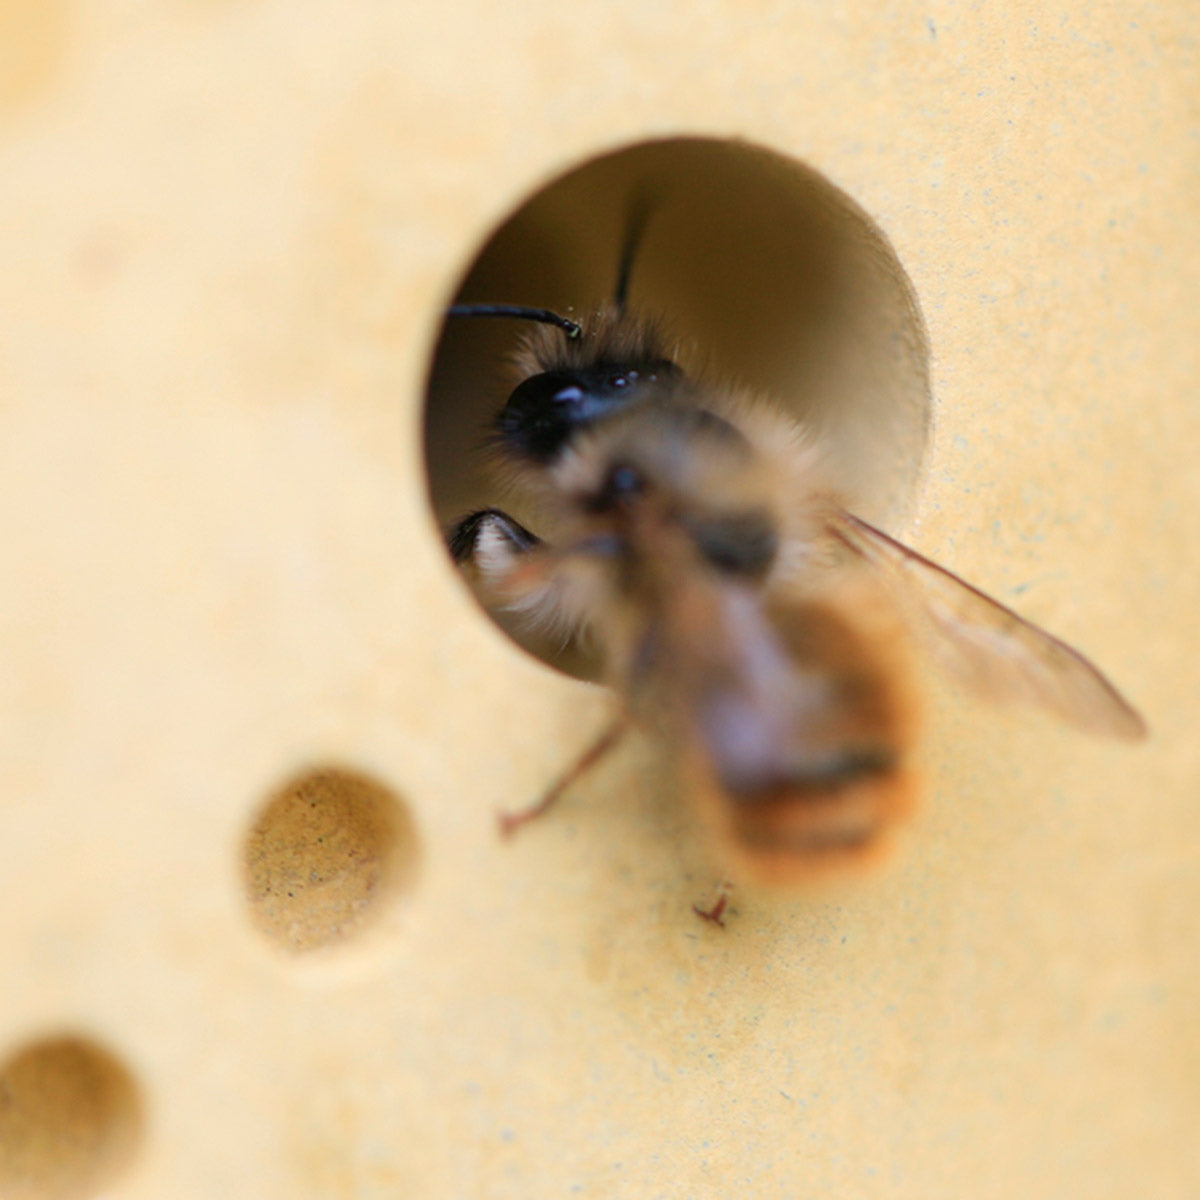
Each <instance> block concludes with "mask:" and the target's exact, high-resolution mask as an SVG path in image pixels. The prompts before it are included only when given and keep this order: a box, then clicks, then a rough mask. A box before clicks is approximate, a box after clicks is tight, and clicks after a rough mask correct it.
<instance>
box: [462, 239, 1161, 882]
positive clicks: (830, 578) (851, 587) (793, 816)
mask: <svg viewBox="0 0 1200 1200" xmlns="http://www.w3.org/2000/svg"><path fill="white" fill-rule="evenodd" d="M634 240H636V239H631V242H632V241H634ZM631 260H632V249H631V248H627V250H626V254H625V258H624V261H623V263H622V268H621V274H620V281H619V284H618V287H617V291H616V297H615V299H614V300H613V301H612V302H610V303H608V304H605V305H603V306H601V307H600V308H599V309H598V310H597V311H596V312H595V313H593V314H592V316H591V317H590V318H588V319H587V320H585V321H584V322H583V323H582V324H577V323H576V322H574V321H572V320H570V319H568V318H566V317H563V316H561V315H559V314H556V313H553V312H550V311H548V310H544V309H535V308H525V307H520V306H512V305H475V304H464V305H457V306H455V307H454V308H452V309H451V310H450V313H451V315H453V316H504V317H510V318H516V319H520V320H524V321H527V322H529V323H530V330H529V331H528V333H527V335H526V337H525V338H524V340H523V342H522V346H521V349H520V352H519V355H518V372H519V382H518V383H517V385H516V387H515V389H514V390H513V392H512V394H511V395H510V397H509V399H508V402H507V404H506V405H505V406H504V408H503V409H502V411H501V412H500V413H499V415H498V416H497V418H496V420H495V426H494V435H495V443H496V447H497V452H498V454H499V457H500V459H501V461H502V462H503V464H504V466H505V469H506V470H507V471H508V472H509V473H510V474H511V475H512V477H513V479H514V481H515V483H516V484H517V485H518V486H519V487H520V488H522V489H524V490H525V491H526V492H527V493H528V494H530V495H531V497H532V498H533V499H534V500H535V501H536V502H537V503H538V506H539V510H540V512H541V513H542V514H543V517H544V520H545V521H546V524H547V529H548V530H550V531H551V534H552V536H551V539H544V538H543V537H542V536H539V535H538V534H535V533H534V532H532V531H530V530H529V529H527V528H525V527H524V526H522V525H521V524H519V523H518V522H517V521H516V520H514V519H513V518H512V517H510V516H509V515H508V514H507V513H505V512H503V511H501V510H499V509H495V508H488V509H484V510H482V511H479V512H474V513H472V514H470V515H469V516H467V517H466V518H464V519H463V520H461V521H460V522H459V523H458V524H457V525H456V527H455V528H454V529H453V530H452V531H451V533H450V535H449V545H450V549H451V553H452V554H453V556H454V558H455V560H456V561H457V562H458V563H459V564H460V566H461V567H462V569H463V571H464V573H465V574H466V575H467V577H468V578H469V580H470V581H471V584H472V586H473V587H474V589H475V591H476V593H477V595H478V596H479V598H480V599H481V601H482V602H483V603H484V605H485V606H486V607H488V608H490V609H492V610H494V611H498V610H506V611H508V612H510V613H516V614H519V615H521V616H523V617H524V618H525V619H527V620H528V621H529V622H531V623H534V622H536V623H541V624H543V625H545V626H550V627H557V628H558V629H560V630H561V631H562V632H563V634H564V635H573V636H576V637H580V638H584V639H591V640H592V641H594V643H595V644H596V645H597V646H598V648H599V651H600V654H601V657H602V661H603V670H604V678H605V680H606V681H607V682H608V683H609V684H610V685H611V686H612V688H613V689H614V690H615V692H616V693H617V695H618V696H619V698H620V704H621V711H620V714H619V716H618V718H617V719H616V721H615V722H614V723H613V724H612V726H611V727H610V728H608V729H607V730H606V731H605V732H604V734H603V736H602V737H601V738H600V739H599V741H597V742H596V744H595V745H594V746H592V747H591V749H589V750H588V752H587V753H586V754H585V755H584V756H583V758H581V759H580V760H579V761H578V762H577V763H575V764H574V765H573V766H572V767H571V768H570V769H569V770H568V771H567V772H565V773H564V774H563V775H562V777H561V778H560V779H559V780H558V781H557V782H556V783H555V784H554V785H553V786H551V787H550V788H548V790H547V791H546V793H545V794H544V795H543V797H542V798H541V799H540V800H539V802H538V803H537V804H535V805H533V806H532V807H530V808H527V809H525V810H523V811H521V812H518V813H515V814H512V815H508V816H505V817H503V818H502V823H503V827H504V828H505V829H506V830H507V831H511V830H512V829H514V828H516V827H517V826H518V825H520V824H522V823H523V822H525V821H528V820H529V819H531V818H532V817H534V816H536V815H538V814H540V813H542V812H544V811H545V810H546V809H547V808H549V807H550V805H551V804H552V803H553V802H554V801H555V800H556V799H557V798H558V796H559V795H561V793H562V792H563V790H564V789H565V788H566V787H567V786H569V785H570V783H571V782H573V781H574V780H575V779H576V778H578V777H579V775H580V774H581V773H582V772H583V771H584V770H586V769H588V768H589V767H590V766H591V765H592V764H593V763H595V762H596V761H597V760H598V759H600V758H601V757H602V756H603V755H604V754H605V753H606V752H607V751H608V750H609V749H610V748H611V747H612V746H613V745H615V744H616V743H617V741H618V740H619V739H620V737H621V735H622V733H623V731H624V730H625V729H626V728H627V727H628V726H629V725H630V724H636V725H638V726H640V727H643V728H647V729H649V730H652V731H654V732H656V733H657V734H659V735H660V736H661V737H663V738H665V739H667V741H668V742H669V744H670V745H671V746H672V747H674V749H675V751H676V756H677V759H678V762H679V769H680V772H681V774H682V776H683V781H684V784H685V786H686V787H687V789H688V790H689V791H690V792H691V793H692V794H693V795H695V796H696V797H697V799H698V801H699V803H700V804H701V805H702V807H703V809H704V811H705V812H706V814H707V818H708V821H709V824H710V826H711V827H712V828H713V829H714V831H715V832H716V833H717V835H718V836H720V837H721V838H722V839H723V840H724V841H725V842H726V843H727V844H730V845H732V846H733V847H734V848H735V851H736V853H737V854H738V856H739V857H740V859H741V860H742V862H743V865H744V866H745V867H746V868H748V869H750V870H751V871H752V872H753V873H754V874H757V875H758V876H759V877H762V878H768V879H782V880H788V879H795V878H800V877H804V876H807V875H811V874H813V873H814V872H815V871H816V870H819V869H823V868H826V867H833V866H837V865H839V864H845V863H850V862H855V861H861V860H864V859H866V858H869V857H870V856H872V855H873V854H874V853H876V852H877V851H879V850H880V849H881V848H883V847H884V846H886V844H887V843H888V841H889V839H890V836H891V834H892V832H893V831H894V830H895V828H896V827H897V825H898V824H899V823H900V822H901V821H902V819H903V818H904V817H905V816H906V815H907V814H908V813H910V812H911V811H912V808H913V806H914V803H915V800H916V796H917V790H918V781H917V778H916V774H915V771H914V766H913V761H912V760H913V757H914V755H913V751H914V747H915V745H916V742H917V739H918V734H919V730H920V723H921V722H920V713H921V700H920V689H919V688H918V686H917V682H916V680H917V675H918V671H917V663H916V658H917V656H918V655H919V654H923V655H925V656H927V657H930V658H932V659H933V660H935V661H936V662H938V663H940V664H941V665H942V666H943V667H945V668H946V669H948V670H949V671H950V672H951V673H952V674H954V675H955V676H957V677H958V678H960V679H961V680H963V681H965V682H966V684H967V685H969V686H970V687H971V688H972V689H973V690H975V691H977V692H979V693H982V694H983V695H985V696H988V697H990V698H992V699H994V700H1023V701H1029V702H1032V703H1034V704H1036V705H1038V706H1040V707H1041V708H1043V709H1045V710H1048V711H1049V712H1051V713H1053V714H1055V715H1056V716H1057V717H1059V718H1061V719H1063V720H1065V721H1067V722H1069V723H1071V724H1074V725H1076V726H1079V727H1081V728H1083V729H1086V730H1088V731H1090V732H1092V733H1098V734H1104V735H1110V736H1114V737H1120V738H1127V739H1136V738H1141V737H1143V736H1144V734H1145V725H1144V723H1143V721H1142V718H1141V717H1140V716H1139V715H1138V713H1137V712H1136V711H1135V710H1134V709H1133V708H1132V707H1131V706H1130V705H1129V704H1128V702H1127V701H1126V700H1125V699H1124V698H1123V697H1122V696H1121V694H1120V693H1119V692H1118V691H1117V689H1116V688H1115V687H1114V686H1113V685H1112V684H1111V683H1110V682H1109V681H1108V680H1107V679H1106V678H1105V677H1104V675H1103V674H1101V672H1100V671H1099V670H1098V669H1097V668H1096V667H1095V666H1094V665H1093V664H1092V663H1090V662H1089V661H1088V660H1087V659H1086V658H1085V657H1084V656H1083V655H1081V654H1080V653H1078V652H1077V651H1075V650H1073V649H1072V648H1071V647H1070V646H1068V645H1066V644H1065V643H1064V642H1062V641H1060V640H1058V639H1057V638H1055V637H1053V636H1051V635H1050V634H1048V633H1046V632H1045V631H1043V630H1041V629H1039V628H1037V627H1036V626H1035V625H1033V624H1031V623H1030V622H1028V621H1026V620H1024V619H1023V618H1022V617H1020V616H1018V615H1017V614H1016V613H1015V612H1013V611H1012V610H1010V609H1008V608H1006V607H1005V606H1004V605H1002V604H1000V603H998V602H997V601H995V600H993V599H990V598H989V597H988V596H986V595H984V594H983V593H982V592H980V591H979V590H978V589H976V588H974V587H972V586H971V585H970V584H969V583H966V582H964V581H963V580H961V579H959V578H958V577H957V576H955V575H954V574H952V573H951V572H949V571H947V570H946V569H945V568H943V567H940V566H938V565H937V564H936V563H933V562H931V561H930V560H929V559H927V558H925V557H923V556H922V555H920V554H918V553H917V552H916V551H914V550H912V549H909V548H908V547H907V546H904V545H902V544H901V543H900V542H898V541H896V540H895V539H894V538H892V537H891V536H889V535H888V534H887V533H885V532H883V531H882V530H880V529H877V528H875V527H874V526H873V525H871V524H869V523H867V522H866V521H864V520H863V519H861V518H860V517H858V516H856V515H855V514H854V513H853V512H851V511H850V510H849V509H848V508H847V506H846V504H845V503H844V501H843V499H842V497H841V496H840V495H839V492H838V487H837V480H836V479H834V478H830V477H829V472H828V470H827V467H826V464H825V462H824V461H823V456H822V452H821V446H820V444H819V442H818V440H817V439H816V438H815V437H814V436H813V435H812V434H811V433H810V432H808V431H807V430H806V429H805V428H803V427H801V426H800V425H798V424H796V423H794V422H793V421H791V420H790V419H788V418H787V417H785V416H784V415H782V414H781V413H780V412H778V411H777V410H776V409H774V408H772V407H771V406H769V405H768V404H766V403H764V402H762V401H759V400H756V399H754V398H753V397H751V396H748V395H743V394H740V393H739V392H738V391H737V390H736V389H730V388H726V387H719V386H716V385H713V384H710V383H708V382H706V381H705V380H704V379H702V378H699V377H694V376H692V375H689V374H688V373H687V372H685V371H684V370H683V369H682V368H681V367H680V366H679V364H678V361H677V360H678V357H679V355H678V354H677V353H675V352H673V349H672V346H671V344H670V342H669V341H668V339H667V337H666V336H665V334H664V333H663V332H662V329H661V327H660V326H659V324H658V323H656V322H655V321H654V320H650V319H646V318H645V317H642V316H639V315H637V314H635V313H631V312H630V311H628V308H627V305H626V301H625V297H626V291H627V284H628V275H629V263H630V262H631Z"/></svg>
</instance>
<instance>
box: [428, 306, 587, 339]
mask: <svg viewBox="0 0 1200 1200" xmlns="http://www.w3.org/2000/svg"><path fill="white" fill-rule="evenodd" d="M446 315H447V316H448V317H512V318H513V319H514V320H517V321H537V322H538V323H539V324H542V325H556V326H558V328H559V329H562V330H564V331H565V332H566V335H567V337H569V338H571V340H572V341H574V339H575V338H577V337H579V336H580V335H581V334H582V333H583V327H582V326H581V325H580V324H579V323H578V322H576V321H572V320H571V318H570V317H561V316H559V315H558V313H556V312H551V310H550V309H548V308H527V307H526V306H525V305H523V304H452V305H451V306H450V307H449V308H448V309H447V310H446Z"/></svg>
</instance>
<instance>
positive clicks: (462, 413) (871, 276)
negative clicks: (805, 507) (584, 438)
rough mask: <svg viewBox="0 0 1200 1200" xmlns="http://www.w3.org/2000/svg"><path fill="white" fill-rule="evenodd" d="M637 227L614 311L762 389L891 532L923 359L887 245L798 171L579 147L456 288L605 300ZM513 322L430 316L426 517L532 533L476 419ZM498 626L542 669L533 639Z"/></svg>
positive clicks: (914, 433) (747, 158)
mask: <svg viewBox="0 0 1200 1200" xmlns="http://www.w3.org/2000/svg"><path fill="white" fill-rule="evenodd" d="M639 210H640V211H642V212H644V213H645V214H646V215H645V224H644V227H643V233H642V237H641V241H640V243H639V245H638V249H637V253H636V256H635V260H634V262H633V266H632V274H631V279H630V288H629V307H630V310H631V311H634V312H636V313H640V314H643V315H646V316H648V317H653V318H655V319H656V320H658V321H661V322H662V323H663V324H664V325H665V327H666V328H667V330H668V331H669V332H670V334H671V335H673V336H674V337H677V338H678V339H679V341H680V342H681V344H682V346H683V348H684V356H685V358H684V362H683V363H682V364H681V365H682V366H683V367H684V368H685V369H686V370H688V371H689V372H690V373H692V374H693V375H696V376H698V377H700V378H707V379H708V380H710V381H712V386H720V387H733V388H739V389H746V390H749V391H752V392H753V393H755V394H757V395H760V396H764V397H767V398H769V399H771V400H773V401H774V402H776V403H777V404H778V405H779V406H780V407H781V408H782V409H783V410H785V411H787V412H788V413H790V414H791V415H793V416H794V417H795V418H796V419H797V420H798V421H800V422H802V423H803V424H805V425H806V426H807V427H808V428H810V429H811V430H812V431H813V433H814V434H816V435H817V436H818V437H819V438H820V439H821V441H822V444H823V446H824V448H825V455H826V461H827V463H829V464H830V465H831V467H832V469H833V471H834V472H835V473H836V477H837V479H838V482H839V486H840V488H841V490H842V493H843V494H844V495H845V496H846V498H847V499H848V501H849V502H850V504H851V506H852V507H853V508H854V509H855V510H856V511H857V512H859V513H860V514H861V515H862V516H863V517H865V518H866V519H868V520H872V521H876V522H881V523H883V524H885V525H888V526H891V527H894V526H895V525H896V524H897V523H898V522H900V521H902V520H903V518H904V517H905V516H906V514H907V512H908V510H909V508H910V506H911V503H912V501H913V498H914V492H915V488H916V483H917V477H918V473H919V470H920V466H921V461H922V458H923V454H924V450H925V446H926V442H927V439H928V431H929V416H930V390H929V354H928V346H927V342H926V338H925V333H924V326H923V323H922V320H921V316H920V312H919V310H918V307H917V303H916V299H915V296H914V293H913V289H912V287H911V285H910V283H909V281H908V277H907V276H906V274H905V272H904V269H903V267H902V266H901V264H900V261H899V259H898V258H897V256H896V253H895V251H894V250H893V249H892V247H891V245H890V243H889V242H888V240H887V238H886V237H885V236H884V234H883V233H882V232H881V231H880V230H879V228H878V227H877V226H876V225H875V224H874V223H873V222H872V221H871V220H870V218H869V217H868V216H867V215H866V214H865V213H864V212H863V211H862V209H861V208H859V207H858V205H856V204H855V203H854V201H853V200H851V199H850V198H849V197H848V196H847V195H846V194H845V193H844V192H842V191H841V190H840V189H838V188H837V187H835V186H834V185H833V184H832V183H831V182H830V181H829V180H827V179H826V178H824V177H823V176H822V175H820V174H819V173H818V172H817V171H814V170H813V169H812V168H810V167H807V166H805V165H804V164H803V163H800V162H797V161H795V160H793V159H789V158H785V157H783V156H781V155H779V154H776V153H774V152H772V151H769V150H766V149H762V148H760V147H756V146H752V145H749V144H746V143H744V142H739V141H723V140H718V139H711V138H672V139H668V140H664V141H655V142H644V143H639V144H637V145H634V146H631V147H629V148H626V149H623V150H619V151H616V152H614V153H610V154H606V155H604V156H602V157H599V158H595V159H592V160H590V161H588V162H586V163H584V164H583V165H582V166H580V167H578V168H577V169H575V170H572V171H570V172H568V173H566V174H564V175H562V176H560V177H558V178H557V179H555V180H554V181H552V182H551V183H549V184H548V185H547V186H545V187H543V188H541V189H540V190H539V191H537V192H536V193H535V194H533V195H532V196H531V197H530V198H529V199H528V200H527V201H526V202H525V203H523V204H522V205H520V207H519V208H517V209H516V210H515V211H514V212H513V214H512V215H511V216H510V217H509V218H508V219H507V220H506V221H505V222H504V223H503V224H502V225H501V226H500V227H499V228H498V229H497V230H496V231H495V232H494V233H493V234H492V235H491V237H489V238H488V240H487V242H486V243H485V245H484V246H483V248H482V249H481V250H480V251H479V253H478V254H477V255H476V256H475V258H474V260H473V261H472V263H471V265H470V266H469V268H468V269H467V271H466V273H465V276H464V279H463V282H462V284H461V286H460V288H459V289H458V292H457V294H456V296H455V302H456V303H465V302H476V303H515V304H525V305H532V306H537V307H543V308H550V309H553V310H555V311H557V312H559V313H564V314H567V315H571V316H574V317H576V318H578V319H580V320H586V318H587V315H588V314H589V313H590V312H591V311H592V310H593V309H594V308H595V307H596V306H597V305H598V304H600V303H603V302H605V301H608V300H611V299H612V298H613V296H614V290H615V286H616V279H617V275H618V273H619V260H620V258H621V251H622V247H623V245H624V243H625V241H626V238H627V236H628V231H629V227H630V223H631V220H632V218H633V214H634V213H635V212H636V211H639ZM527 328H528V326H525V325H522V324H520V323H516V322H512V321H498V320H497V321H491V320H488V321H483V320H461V319H451V320H448V321H447V322H446V324H445V326H444V328H443V330H442V334H441V337H440V339H439V342H438V345H437V349H436V352H435V356H434V360H433V364H432V366H431V369H430V375H429V386H428V395H427V404H426V413H425V454H426V463H427V467H428V478H429V491H430V498H431V501H432V505H433V509H434V512H435V514H436V517H437V519H438V522H439V524H440V525H441V526H442V527H443V528H449V527H450V526H452V525H453V523H454V522H455V521H456V520H458V519H460V518H461V517H462V516H464V515H465V514H466V513H469V512H471V511H474V510H476V509H480V508H487V507H492V506H500V507H503V508H505V510H506V511H509V512H511V514H512V515H513V516H514V517H516V519H517V520H519V521H521V522H522V523H523V524H526V525H527V526H528V527H529V528H530V529H531V530H533V532H535V533H537V532H539V529H538V512H537V508H536V502H535V501H534V499H533V498H531V497H529V496H523V495H519V494H514V493H512V492H510V491H506V490H505V489H504V488H503V487H502V483H503V480H504V475H505V473H504V471H503V469H502V468H501V469H500V470H497V469H496V467H497V464H495V463H494V462H493V461H492V459H491V455H490V453H489V452H488V450H487V443H488V433H489V432H490V429H491V425H492V422H493V421H494V420H495V417H496V415H497V413H498V412H499V411H500V409H501V408H502V407H503V405H504V402H505V400H506V399H507V396H508V394H509V392H510V391H511V390H512V387H513V386H514V384H515V382H516V380H515V378H514V377H513V376H512V374H511V369H507V368H506V365H505V364H506V359H507V358H508V357H510V356H511V354H512V351H513V350H514V348H515V347H516V346H517V345H518V344H519V342H520V339H521V337H522V334H523V332H524V331H525V330H526V329H527ZM509 632H510V633H513V634H514V636H517V637H518V640H519V641H521V642H522V644H524V645H526V647H527V648H529V649H531V650H533V652H534V653H537V654H539V656H540V657H542V658H544V659H546V660H547V661H552V662H555V663H556V665H559V666H565V667H567V668H568V669H570V667H571V665H572V664H571V663H570V661H569V660H567V659H564V658H562V657H561V656H559V655H558V653H557V650H556V649H555V648H554V647H553V646H550V645H542V644H539V643H538V642H537V640H536V638H534V637H531V636H526V635H522V634H521V633H520V632H519V630H514V629H510V630H509Z"/></svg>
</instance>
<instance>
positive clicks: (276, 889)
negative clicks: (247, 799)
mask: <svg viewBox="0 0 1200 1200" xmlns="http://www.w3.org/2000/svg"><path fill="white" fill-rule="evenodd" d="M416 860H417V837H416V831H415V828H414V826H413V823H412V820H411V818H410V817H409V815H408V813H407V810H406V809H405V807H404V806H403V805H402V804H401V802H400V801H399V800H398V798H397V797H396V796H395V794H394V793H393V792H391V791H390V790H389V789H388V788H387V787H385V786H384V785H383V784H382V783H379V782H378V781H377V780H374V779H371V778H369V777H367V776H366V775H363V774H360V773H358V772H355V771H348V770H341V769H338V768H332V767H330V768H322V769H320V770H314V771H309V772H307V773H305V774H304V775H301V776H299V777H298V778H296V779H294V780H292V781H291V782H289V783H288V784H286V785H285V786H284V787H282V788H281V789H280V790H279V791H278V792H277V793H276V794H275V795H274V796H272V797H271V798H270V799H269V800H268V801H267V803H266V804H265V805H264V806H263V808H262V811H261V812H260V813H259V815H258V818H257V819H256V820H255V822H254V825H253V828H252V829H251V830H250V834H249V836H248V837H247V839H246V845H245V852H244V862H243V866H244V878H245V884H246V891H247V895H248V898H249V902H250V911H251V913H252V915H253V919H254V922H255V924H256V925H257V926H258V927H259V929H261V930H262V931H263V933H265V934H266V935H267V937H268V938H270V939H271V940H272V941H273V942H275V943H276V944H277V945H279V946H282V947H283V948H285V949H287V950H289V951H294V952H305V951H312V950H318V949H321V948H322V947H326V946H330V945H334V944H338V943H342V942H345V941H346V940H347V939H348V938H350V937H352V936H353V935H355V934H356V933H358V932H359V931H361V930H362V929H363V928H364V927H365V926H367V925H368V924H370V923H371V922H372V921H373V920H374V918H375V917H377V916H378V915H379V914H380V912H382V911H383V909H384V908H385V907H386V905H387V902H388V900H389V899H390V898H391V897H392V896H394V895H395V894H396V893H397V892H398V891H401V890H403V889H404V888H405V887H406V886H407V885H408V884H409V883H410V882H411V880H412V877H413V875H414V873H415V868H416Z"/></svg>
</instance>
